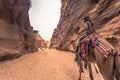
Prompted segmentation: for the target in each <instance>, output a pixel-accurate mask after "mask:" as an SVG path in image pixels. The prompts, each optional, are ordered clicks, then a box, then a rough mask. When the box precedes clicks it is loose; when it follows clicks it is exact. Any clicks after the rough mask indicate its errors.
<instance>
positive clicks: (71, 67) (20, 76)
mask: <svg viewBox="0 0 120 80" xmlns="http://www.w3.org/2000/svg"><path fill="white" fill-rule="evenodd" d="M85 72H86V71H85ZM85 75H86V76H85ZM77 78H78V66H77V64H76V63H75V62H74V54H72V53H70V52H64V51H58V50H54V49H51V50H49V49H45V50H44V51H42V50H40V51H39V52H36V53H32V54H27V55H24V56H22V57H20V58H18V59H14V60H10V61H4V62H1V63H0V80H77ZM83 78H84V79H83V80H89V79H88V75H87V74H86V73H84V76H83ZM97 80H101V79H97Z"/></svg>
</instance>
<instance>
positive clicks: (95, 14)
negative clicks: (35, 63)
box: [50, 0, 120, 51]
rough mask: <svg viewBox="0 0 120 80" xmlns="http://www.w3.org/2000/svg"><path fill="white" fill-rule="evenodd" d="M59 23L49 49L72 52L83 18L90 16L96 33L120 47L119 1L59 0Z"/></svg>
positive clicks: (82, 25)
mask: <svg viewBox="0 0 120 80" xmlns="http://www.w3.org/2000/svg"><path fill="white" fill-rule="evenodd" d="M61 4H62V6H61V16H60V21H59V23H58V25H57V28H55V30H54V33H53V35H52V38H51V45H50V47H52V48H56V49H61V50H67V51H74V50H75V46H76V40H77V39H78V38H79V37H80V36H81V35H82V34H78V32H80V31H81V30H82V29H83V27H84V22H83V18H84V17H85V16H87V15H88V16H90V17H91V19H92V21H93V23H94V28H95V30H96V32H98V33H99V34H100V35H101V36H102V37H103V38H105V39H106V40H108V41H109V42H110V43H111V44H112V45H113V46H114V47H116V48H118V49H119V46H120V0H61Z"/></svg>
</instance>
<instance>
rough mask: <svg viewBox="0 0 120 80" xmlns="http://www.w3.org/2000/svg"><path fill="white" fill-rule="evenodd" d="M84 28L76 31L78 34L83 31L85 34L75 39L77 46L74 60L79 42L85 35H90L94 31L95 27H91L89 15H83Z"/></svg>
mask: <svg viewBox="0 0 120 80" xmlns="http://www.w3.org/2000/svg"><path fill="white" fill-rule="evenodd" d="M84 23H85V26H84V29H83V30H82V31H81V32H78V34H81V33H83V32H85V35H83V36H81V37H80V38H79V39H78V40H77V47H76V58H75V61H77V58H78V57H77V54H78V48H79V46H80V45H79V44H80V42H81V41H82V40H83V39H85V38H86V37H87V36H90V35H91V34H93V33H95V29H94V28H93V25H94V24H93V22H92V21H91V19H90V17H89V16H85V17H84Z"/></svg>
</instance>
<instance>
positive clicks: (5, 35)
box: [0, 0, 35, 57]
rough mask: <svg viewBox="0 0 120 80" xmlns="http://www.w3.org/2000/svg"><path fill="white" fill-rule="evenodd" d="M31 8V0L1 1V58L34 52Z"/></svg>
mask: <svg viewBox="0 0 120 80" xmlns="http://www.w3.org/2000/svg"><path fill="white" fill-rule="evenodd" d="M30 6H31V1H30V0H0V57H2V56H6V55H12V54H16V55H20V54H23V53H26V52H32V47H33V44H34V41H35V40H34V36H33V30H32V27H31V26H30V22H29V14H28V10H29V8H30ZM16 55H15V56H16Z"/></svg>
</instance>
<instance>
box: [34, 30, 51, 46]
mask: <svg viewBox="0 0 120 80" xmlns="http://www.w3.org/2000/svg"><path fill="white" fill-rule="evenodd" d="M34 37H35V47H36V48H48V45H49V41H46V40H44V39H43V38H42V37H41V36H40V35H39V33H38V31H37V30H34Z"/></svg>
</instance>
